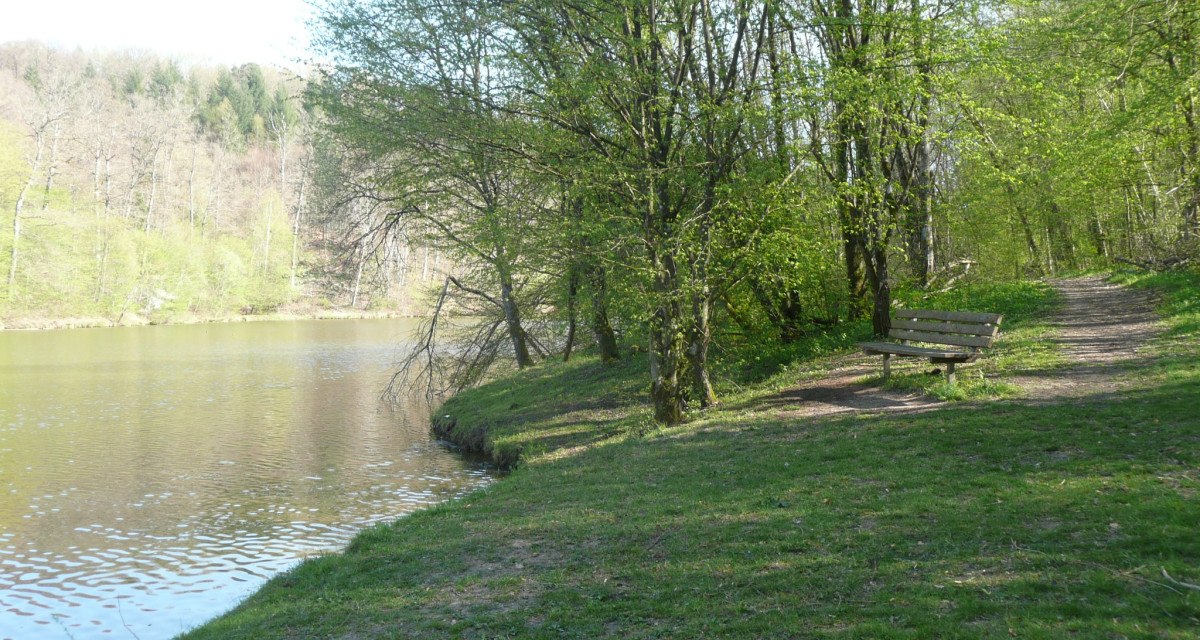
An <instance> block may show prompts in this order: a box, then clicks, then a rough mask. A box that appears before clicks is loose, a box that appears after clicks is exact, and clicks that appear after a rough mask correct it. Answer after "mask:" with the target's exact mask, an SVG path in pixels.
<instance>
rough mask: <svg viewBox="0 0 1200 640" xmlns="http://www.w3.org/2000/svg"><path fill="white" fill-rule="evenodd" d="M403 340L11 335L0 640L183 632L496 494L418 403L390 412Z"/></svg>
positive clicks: (288, 326) (364, 332)
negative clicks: (339, 556)
mask: <svg viewBox="0 0 1200 640" xmlns="http://www.w3.org/2000/svg"><path fill="white" fill-rule="evenodd" d="M401 324H402V323H401ZM403 337H404V327H402V326H399V325H398V323H396V322H395V321H350V322H299V323H247V324H241V325H196V326H190V327H144V328H139V329H113V330H88V331H83V330H81V331H62V332H42V333H21V334H14V333H8V334H4V333H0V640H4V639H5V638H13V639H14V640H15V639H17V638H19V639H20V640H40V639H43V638H47V639H48V638H72V637H73V638H86V637H123V636H125V635H127V634H129V633H130V632H132V633H135V634H136V635H137V636H138V637H139V638H141V639H142V640H152V639H154V638H168V637H171V636H173V635H175V634H177V633H178V632H180V631H183V630H185V629H187V628H190V627H191V626H194V625H195V624H197V623H199V622H202V621H204V620H206V619H208V618H211V617H212V616H214V615H216V614H218V613H220V612H221V611H223V610H225V609H228V608H229V607H231V606H232V605H233V604H235V603H236V602H237V601H238V600H240V599H241V598H243V597H245V596H246V595H248V594H249V593H251V592H252V591H253V590H254V589H255V588H257V587H258V586H259V585H261V584H262V583H263V582H264V581H265V580H266V579H268V578H269V577H270V576H272V575H275V574H277V573H279V572H280V571H283V570H286V569H287V568H289V567H291V566H292V565H294V564H295V563H297V562H299V561H300V560H302V559H304V558H307V557H312V556H314V555H318V554H321V553H324V552H327V551H330V550H334V549H338V548H341V547H342V546H344V545H345V544H346V542H347V541H348V540H349V539H350V538H351V537H353V535H354V533H355V532H357V531H359V530H361V529H362V528H363V527H366V526H369V525H372V524H375V523H377V522H381V521H389V520H392V519H394V518H396V517H398V516H399V515H401V514H403V513H407V512H409V511H412V510H413V509H417V508H421V507H424V506H427V505H430V504H434V503H437V502H440V501H443V500H446V499H448V498H452V497H454V496H456V495H461V494H462V493H463V492H465V491H469V490H471V489H472V488H473V487H477V486H479V485H480V484H483V483H486V482H488V481H489V480H488V474H487V472H486V471H485V470H483V469H481V468H478V467H475V466H472V465H470V464H467V463H465V462H464V461H462V460H461V459H459V458H458V457H457V456H455V455H453V454H451V453H449V452H447V451H445V450H443V449H441V448H440V447H438V446H437V445H435V444H433V443H431V442H430V440H429V436H428V432H427V429H426V427H425V425H426V424H427V423H426V421H425V418H424V415H423V414H422V413H421V410H420V409H419V408H416V407H413V408H409V410H402V411H399V412H395V411H392V410H390V409H387V408H382V410H381V405H380V404H379V402H378V389H379V386H380V384H381V381H382V380H385V379H386V376H387V373H388V371H389V367H390V366H391V362H392V356H393V354H394V353H395V352H396V344H397V343H398V342H399V341H401V340H402V339H403Z"/></svg>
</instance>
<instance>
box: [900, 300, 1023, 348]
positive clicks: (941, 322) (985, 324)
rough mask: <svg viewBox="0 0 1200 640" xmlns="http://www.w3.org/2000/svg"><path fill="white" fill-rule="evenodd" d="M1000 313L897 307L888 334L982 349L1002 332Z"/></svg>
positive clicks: (904, 338)
mask: <svg viewBox="0 0 1200 640" xmlns="http://www.w3.org/2000/svg"><path fill="white" fill-rule="evenodd" d="M1003 319H1004V316H1002V315H1000V314H998V313H973V312H968V311H933V310H928V309H897V310H896V312H895V318H894V319H893V320H892V330H891V331H889V332H888V335H889V336H890V337H892V338H893V339H896V340H902V341H905V342H927V343H930V344H946V345H952V346H956V347H971V348H972V349H974V350H976V351H978V350H980V349H986V348H988V347H990V346H992V342H993V341H995V340H996V335H997V334H998V333H999V332H1000V321H1001V320H1003Z"/></svg>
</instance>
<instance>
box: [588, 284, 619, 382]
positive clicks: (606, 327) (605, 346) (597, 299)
mask: <svg viewBox="0 0 1200 640" xmlns="http://www.w3.org/2000/svg"><path fill="white" fill-rule="evenodd" d="M588 276H589V277H588V280H589V284H590V285H591V288H592V322H591V325H592V335H593V336H595V338H596V347H597V349H598V350H599V351H600V362H603V363H605V364H609V363H612V362H616V361H617V360H620V359H621V351H620V349H619V348H618V347H617V334H616V332H614V331H613V328H612V322H611V321H609V319H608V274H606V273H605V271H604V267H601V266H593V267H591V269H589V273H588Z"/></svg>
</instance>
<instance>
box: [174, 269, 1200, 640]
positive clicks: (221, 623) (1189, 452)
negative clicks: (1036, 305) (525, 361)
mask: <svg viewBox="0 0 1200 640" xmlns="http://www.w3.org/2000/svg"><path fill="white" fill-rule="evenodd" d="M1151 284H1153V283H1151ZM1197 292H1200V278H1191V279H1188V280H1186V281H1185V282H1183V283H1182V284H1181V285H1180V287H1179V289H1178V291H1177V292H1176V293H1170V292H1169V291H1168V292H1167V293H1165V294H1164V296H1165V298H1164V300H1165V302H1166V304H1165V306H1164V311H1165V313H1167V314H1168V315H1167V320H1168V322H1169V323H1170V325H1171V326H1172V329H1171V332H1172V338H1173V339H1174V340H1173V341H1171V340H1168V339H1164V341H1162V342H1160V344H1159V345H1158V348H1159V350H1160V351H1161V353H1162V357H1161V358H1160V359H1159V360H1158V361H1156V362H1155V363H1154V364H1152V365H1150V366H1151V368H1152V369H1153V370H1148V371H1146V372H1145V373H1146V375H1145V376H1139V380H1141V381H1144V383H1143V384H1141V386H1138V387H1136V388H1133V389H1130V390H1128V391H1124V392H1121V393H1119V394H1117V395H1105V396H1097V397H1093V398H1084V399H1075V400H1071V401H1069V402H1062V403H1059V404H1051V405H1042V404H1039V405H1038V406H1027V405H1024V404H1022V403H1020V402H1019V401H1011V400H1000V401H991V402H971V403H956V404H952V405H949V406H947V407H945V408H942V409H939V410H936V411H929V412H924V413H916V414H911V413H910V414H888V415H875V416H842V417H836V418H820V419H812V418H804V419H799V418H789V417H786V414H784V413H782V412H781V411H780V408H779V407H773V406H771V405H770V404H769V403H756V402H754V400H755V398H761V397H764V396H767V395H769V394H770V393H771V389H772V386H773V385H774V384H775V382H774V381H767V382H765V383H763V385H761V386H759V387H755V388H753V389H746V390H744V391H742V392H741V394H740V395H739V396H738V402H734V403H730V407H729V408H727V409H724V410H720V411H713V412H709V413H707V414H704V415H702V416H700V417H699V418H698V419H696V420H694V421H693V422H691V423H689V424H687V425H684V426H681V427H677V428H671V429H659V428H656V427H653V426H652V425H650V424H649V422H647V421H646V418H647V411H646V409H645V407H644V405H643V400H644V396H643V395H641V389H642V387H643V386H644V380H643V377H644V374H643V371H642V368H641V367H640V366H637V364H624V365H621V366H618V367H616V368H612V369H605V368H602V367H601V366H600V365H598V364H597V363H595V362H594V361H588V360H580V361H578V362H574V363H572V364H569V365H561V364H555V365H553V366H549V367H544V368H542V367H539V368H537V369H535V370H533V371H530V372H526V373H523V374H521V375H520V376H517V377H514V378H510V379H506V380H502V381H497V382H496V383H493V384H492V385H488V386H485V387H483V388H481V389H479V390H477V391H471V392H467V393H464V394H462V395H461V396H459V398H457V399H456V400H455V401H453V402H452V403H449V404H448V405H447V412H449V411H450V410H451V409H453V410H454V411H456V412H457V415H458V417H459V420H460V421H462V422H463V424H468V423H470V424H475V425H479V424H484V423H485V422H486V424H487V425H488V426H489V428H494V429H495V430H496V432H495V433H494V434H493V437H494V438H495V439H496V442H500V443H511V446H517V447H521V448H522V450H523V452H524V455H526V456H527V457H526V459H527V460H528V463H527V464H525V465H523V466H521V467H520V468H518V469H517V470H516V471H515V472H514V473H513V474H512V475H511V476H509V477H508V478H506V479H505V480H503V481H501V482H499V483H496V484H494V485H492V486H491V487H489V488H488V489H485V490H482V491H479V492H476V493H474V494H472V495H470V496H468V497H466V498H464V499H462V500H459V501H455V502H452V503H448V504H444V505H441V506H438V507H435V508H433V509H430V510H427V511H424V512H421V513H418V514H415V515H413V516H410V517H407V518H404V519H402V520H399V521H398V522H396V523H395V524H391V525H383V526H377V527H375V528H372V529H370V530H368V531H366V532H364V533H363V534H362V535H360V536H359V537H358V538H356V540H355V541H354V542H353V543H352V544H351V546H350V548H349V549H348V550H347V551H346V552H345V553H343V554H338V555H331V556H328V557H323V558H318V559H315V560H312V561H309V562H306V563H304V564H302V565H301V566H299V567H297V568H296V569H295V570H293V571H291V572H288V573H287V574H285V575H283V576H280V577H278V578H276V579H274V580H272V581H271V582H270V583H269V584H268V585H267V586H266V587H265V588H264V589H263V590H262V591H261V592H259V593H258V594H256V595H254V596H252V597H251V598H250V599H249V600H247V601H246V602H245V603H244V604H243V605H242V606H240V607H238V609H237V610H235V611H234V612H232V613H231V614H229V615H226V616H223V617H221V618H219V619H217V620H215V621H213V622H212V623H210V624H209V625H207V626H205V627H204V628H202V629H199V630H197V631H195V632H193V633H192V634H189V635H188V636H187V637H188V638H255V639H256V640H263V639H267V638H326V637H327V638H393V637H394V638H408V637H431V638H439V637H453V638H457V637H464V638H511V637H521V638H526V637H528V638H564V637H566V638H594V637H613V638H664V637H672V638H675V637H684V638H712V637H727V638H756V637H771V638H1011V637H1019V638H1055V639H1057V638H1065V637H1077V638H1197V637H1198V636H1200V591H1196V590H1193V589H1189V588H1187V587H1183V586H1180V585H1179V584H1177V583H1174V582H1172V580H1171V579H1168V578H1166V577H1164V575H1163V572H1164V571H1165V572H1166V573H1167V574H1169V575H1170V576H1171V578H1173V579H1174V580H1178V581H1182V582H1188V583H1192V584H1196V583H1200V531H1198V530H1197V523H1200V419H1198V418H1197V414H1196V407H1197V406H1200V370H1198V369H1197V367H1196V366H1195V362H1194V359H1195V358H1194V354H1195V353H1196V350H1197V347H1198V346H1200V335H1197V333H1196V332H1195V331H1194V330H1189V329H1188V326H1189V323H1191V322H1194V321H1195V317H1194V315H1193V314H1194V312H1195V310H1196V307H1195V305H1194V304H1193V303H1189V302H1187V300H1193V301H1194V300H1196V299H1197V298H1196V297H1195V296H1196V293H1197ZM1036 316H1037V313H1034V312H1031V315H1030V319H1029V322H1030V323H1031V326H1032V324H1034V323H1036ZM1014 324H1017V325H1018V326H1017V329H1016V330H1019V329H1020V324H1019V323H1018V322H1017V321H1016V319H1014ZM1014 331H1015V330H1014ZM1031 339H1032V338H1031ZM1189 350H1190V351H1189ZM1185 353H1191V354H1192V357H1193V362H1192V365H1191V366H1190V367H1189V366H1188V365H1187V364H1186V362H1184V361H1183V360H1184V357H1183V355H1182V354H1185ZM780 375H783V374H780ZM505 403H507V405H506V404H505ZM514 405H515V406H514ZM497 406H508V407H511V408H509V409H508V410H507V413H505V414H504V415H503V416H494V415H491V410H490V409H484V407H487V408H494V407H497ZM472 412H475V413H472Z"/></svg>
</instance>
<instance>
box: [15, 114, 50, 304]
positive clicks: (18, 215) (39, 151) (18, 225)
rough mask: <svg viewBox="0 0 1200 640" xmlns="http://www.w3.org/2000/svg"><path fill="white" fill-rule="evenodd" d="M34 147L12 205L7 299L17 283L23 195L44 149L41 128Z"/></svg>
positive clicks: (33, 178) (31, 180)
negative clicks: (26, 172)
mask: <svg viewBox="0 0 1200 640" xmlns="http://www.w3.org/2000/svg"><path fill="white" fill-rule="evenodd" d="M35 140H36V142H35V145H36V146H35V149H34V155H33V162H32V163H31V165H32V166H30V167H29V178H28V179H27V180H26V181H25V184H24V185H23V186H22V187H21V190H20V191H19V192H17V202H16V205H15V206H14V207H13V232H12V250H11V251H10V252H9V262H8V299H9V300H12V299H13V296H14V295H15V294H16V283H17V262H18V260H19V259H20V257H21V252H20V246H21V211H22V209H24V208H25V196H26V195H27V194H28V193H29V190H30V189H32V188H33V184H34V181H36V180H37V175H38V172H39V170H40V169H41V166H42V153H43V152H44V151H45V149H46V138H45V134H44V133H43V131H42V130H39V131H38V132H37V133H36V135H35Z"/></svg>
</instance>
